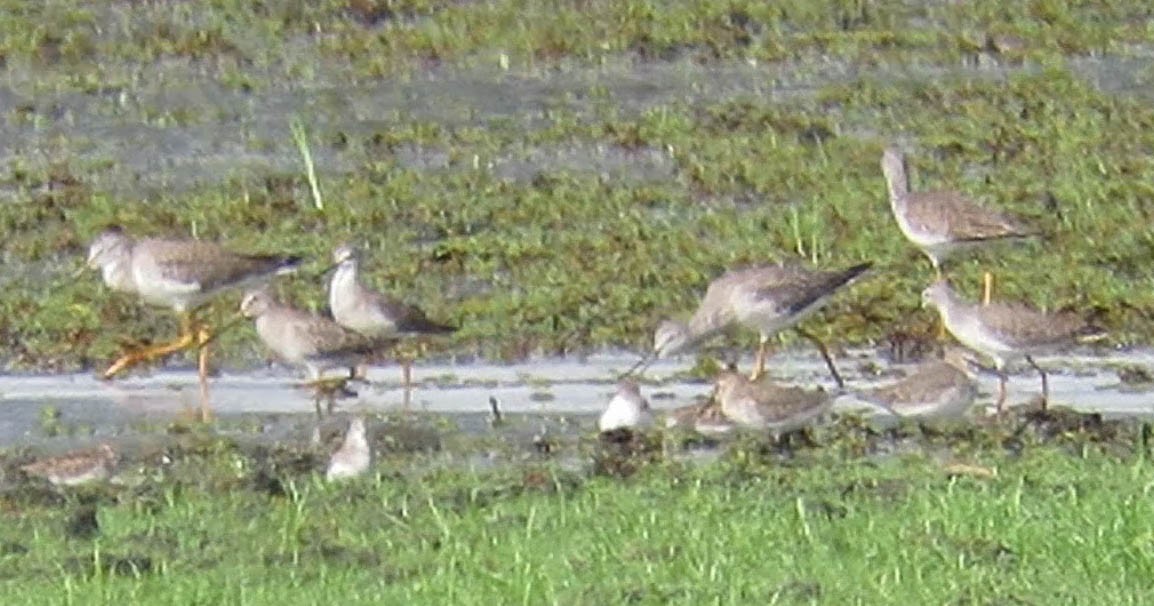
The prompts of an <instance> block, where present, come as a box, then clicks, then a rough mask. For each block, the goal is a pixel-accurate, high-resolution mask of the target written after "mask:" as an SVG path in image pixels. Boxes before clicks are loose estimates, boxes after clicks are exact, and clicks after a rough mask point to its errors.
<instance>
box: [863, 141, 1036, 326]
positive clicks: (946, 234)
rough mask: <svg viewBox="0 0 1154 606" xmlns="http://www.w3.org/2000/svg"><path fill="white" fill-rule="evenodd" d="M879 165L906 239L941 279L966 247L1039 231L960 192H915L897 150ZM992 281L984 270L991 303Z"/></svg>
mask: <svg viewBox="0 0 1154 606" xmlns="http://www.w3.org/2000/svg"><path fill="white" fill-rule="evenodd" d="M881 165H882V172H883V173H884V174H885V178H886V185H887V186H888V188H889V195H890V210H892V211H893V213H894V219H896V220H897V223H898V227H899V228H900V229H901V230H902V234H904V235H905V237H906V239H907V240H909V241H910V242H912V243H913V244H914V246H917V247H918V248H920V249H921V251H922V252H923V253H924V254H925V255H926V256H927V257H929V259H930V263H931V264H933V266H934V275H935V279H936V280H941V279H942V263H944V262H945V260H946V258H947V257H949V256H952V255H953V254H954V253H956V252H958V251H960V250H962V249H966V248H974V247H977V246H982V245H985V244H990V243H994V242H1002V241H1014V240H1021V239H1025V238H1030V237H1033V236H1037V235H1038V232H1037V231H1036V230H1032V229H1030V228H1028V227H1026V226H1025V225H1023V224H1022V223H1021V222H1020V221H1019V220H1018V219H1016V218H1014V217H1011V216H1009V215H1007V214H1004V213H1001V212H998V211H996V210H993V209H990V208H986V207H984V206H982V205H980V204H978V203H977V202H974V201H973V200H972V199H970V198H968V197H966V196H965V195H964V194H962V193H960V192H956V191H949V190H942V191H926V192H911V191H910V187H909V177H908V175H907V174H906V160H905V156H904V155H903V154H902V152H900V151H898V150H896V149H894V148H888V149H886V150H885V152H883V153H882V161H881ZM992 283H993V276H992V274H990V273H989V272H986V273H985V274H984V276H983V284H982V293H983V294H982V300H983V302H984V303H987V304H988V303H989V302H990V290H991V285H992Z"/></svg>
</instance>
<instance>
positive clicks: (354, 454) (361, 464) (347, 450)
mask: <svg viewBox="0 0 1154 606" xmlns="http://www.w3.org/2000/svg"><path fill="white" fill-rule="evenodd" d="M371 463H372V451H371V450H370V449H369V440H368V437H367V436H366V435H365V421H364V419H362V418H360V417H353V420H352V421H349V429H348V431H347V432H345V441H344V442H342V443H341V447H340V448H339V449H337V451H336V452H334V453H333V455H332V456H331V457H329V467H328V469H327V470H325V479H326V480H329V481H332V480H341V479H345V478H353V477H356V476H359V475H361V474H362V473H365V472H366V471H368V469H369V465H370V464H371Z"/></svg>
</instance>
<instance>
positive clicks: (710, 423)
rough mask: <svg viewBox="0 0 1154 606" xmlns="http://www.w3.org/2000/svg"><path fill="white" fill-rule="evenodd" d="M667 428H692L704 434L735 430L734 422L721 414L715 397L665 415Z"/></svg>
mask: <svg viewBox="0 0 1154 606" xmlns="http://www.w3.org/2000/svg"><path fill="white" fill-rule="evenodd" d="M665 427H666V428H667V429H673V428H685V429H692V430H693V431H696V432H697V433H700V434H704V435H713V434H722V433H729V432H730V431H733V428H734V423H733V421H730V420H729V419H728V418H726V416H725V415H723V414H721V407H720V406H718V405H717V402H715V401H713V399H710V400H707V401H705V402H701V403H697V404H690V405H688V406H682V407H681V408H675V409H673V410H671V411H669V412H668V413H667V414H666V415H665Z"/></svg>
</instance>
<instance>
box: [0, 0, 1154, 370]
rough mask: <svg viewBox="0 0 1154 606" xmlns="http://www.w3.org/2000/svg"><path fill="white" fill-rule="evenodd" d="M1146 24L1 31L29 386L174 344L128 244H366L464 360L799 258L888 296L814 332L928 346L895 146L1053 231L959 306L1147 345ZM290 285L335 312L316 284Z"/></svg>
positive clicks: (768, 16)
mask: <svg viewBox="0 0 1154 606" xmlns="http://www.w3.org/2000/svg"><path fill="white" fill-rule="evenodd" d="M1144 10H1145V4H1144V3H1140V2H1136V1H1135V2H1118V3H1112V4H1111V5H1110V6H1109V7H1097V6H1095V7H1091V6H1089V5H1072V6H1070V5H1060V4H1058V3H1032V4H1029V5H1020V6H1019V5H1007V4H1006V3H1003V2H972V3H966V4H965V5H964V6H961V5H957V6H956V5H951V4H945V5H943V4H939V3H926V4H924V5H918V4H914V5H906V4H894V5H887V6H878V5H874V4H869V3H849V4H846V3H844V2H832V1H831V2H817V3H808V4H806V5H805V6H799V7H791V8H789V9H785V8H780V7H778V8H775V7H771V6H769V5H763V4H760V3H752V2H737V3H732V2H730V3H714V2H677V3H673V4H671V5H668V6H665V5H663V6H660V7H659V6H656V5H651V4H645V3H641V4H638V3H628V4H627V5H622V4H620V3H606V2H598V1H596V0H594V1H592V2H573V3H561V4H560V5H555V6H554V5H550V7H549V9H548V10H544V8H543V6H537V5H532V6H529V7H525V6H523V3H511V2H489V3H457V2H450V3H442V2H402V3H397V2H372V1H368V2H360V1H358V2H338V1H335V0H329V1H325V2H289V3H284V4H283V5H275V6H272V5H270V6H264V5H260V6H255V5H251V4H249V3H243V2H228V1H226V2H217V3H212V4H211V5H210V6H206V7H203V11H201V10H199V9H198V10H197V11H192V10H191V9H190V8H189V7H188V6H187V5H184V4H180V3H176V4H172V3H146V4H138V3H112V4H108V5H104V4H100V5H94V4H91V3H85V2H79V1H66V0H58V1H56V2H49V3H46V4H43V5H37V6H34V7H33V6H28V5H26V4H25V3H18V2H4V3H0V12H3V17H4V18H2V19H0V32H2V34H3V35H0V57H2V60H0V63H2V64H3V67H0V69H2V70H3V73H4V74H5V75H6V76H7V79H6V81H5V83H4V84H3V86H0V98H5V99H11V100H12V101H13V103H11V104H6V107H7V108H8V109H7V111H6V113H5V114H4V115H3V116H2V117H3V123H2V124H0V134H2V135H4V136H3V137H0V140H3V143H0V162H2V163H3V164H4V165H6V170H5V171H4V172H3V175H2V176H0V194H2V195H3V196H4V198H6V201H5V203H4V204H0V233H3V234H4V235H5V238H4V240H3V244H0V247H2V250H3V258H4V261H5V271H4V272H3V274H4V275H3V276H2V277H0V285H2V286H3V287H4V289H5V295H4V297H2V298H0V337H2V339H0V343H3V345H4V357H5V361H6V363H7V366H8V367H9V368H13V369H37V370H53V369H62V368H77V367H90V366H94V365H98V364H100V363H101V361H103V360H106V359H109V358H111V357H112V356H113V354H114V353H115V350H116V347H117V340H118V338H119V335H121V334H129V335H131V336H133V337H135V338H146V337H148V336H154V335H158V334H164V333H165V332H167V329H166V328H165V327H162V326H160V324H161V323H163V322H167V321H168V319H167V317H166V316H165V315H164V314H160V313H154V312H152V311H148V310H143V308H141V307H140V306H139V305H138V304H137V303H136V302H134V301H131V300H127V299H125V298H121V297H117V296H110V295H109V293H107V292H105V291H103V290H102V289H101V288H100V287H99V285H98V281H97V280H96V278H95V277H94V276H92V277H90V278H88V279H82V280H74V279H72V278H71V276H70V272H71V270H72V269H73V268H74V267H75V266H76V264H77V263H79V258H80V256H81V251H82V249H83V247H84V245H85V244H86V243H87V240H88V238H90V237H91V236H92V235H93V234H95V233H96V232H97V231H98V230H99V229H100V228H101V227H103V226H104V225H106V224H108V223H121V224H124V225H125V226H126V227H128V228H129V229H130V230H131V231H133V232H134V233H140V234H150V235H153V234H156V235H182V236H184V235H190V234H194V235H196V236H199V237H204V238H211V239H218V240H221V241H222V242H224V243H226V244H228V245H230V246H233V247H236V248H240V249H244V250H252V251H258V250H292V251H298V252H301V253H304V254H308V255H310V256H311V257H313V258H315V259H317V260H318V269H319V267H320V264H321V263H323V259H325V258H327V255H328V253H329V252H330V248H331V246H332V245H333V243H334V242H340V241H359V242H362V243H364V245H365V246H366V247H367V248H368V249H369V250H370V257H371V258H372V259H373V264H372V265H371V266H370V267H368V268H366V269H367V271H368V273H369V275H371V276H373V278H374V279H375V280H376V282H377V284H376V285H378V286H382V285H383V286H385V287H388V288H389V290H393V291H396V292H400V293H404V294H405V296H407V297H410V298H412V299H414V300H418V301H420V302H421V303H422V305H425V306H427V307H429V308H430V313H432V314H433V315H436V316H437V317H440V318H444V319H446V320H448V321H451V322H452V323H454V324H456V325H459V326H461V327H462V330H461V333H460V335H459V336H458V337H457V338H456V340H455V341H453V342H452V344H451V345H450V347H449V348H448V349H447V350H446V352H445V353H455V354H480V355H482V356H486V357H493V358H504V359H509V358H519V357H523V356H525V355H527V354H531V353H538V352H543V353H569V352H575V351H587V350H590V349H596V348H602V347H613V346H625V347H630V348H640V347H642V346H643V344H644V343H645V342H646V341H647V340H648V335H649V334H650V331H651V329H652V327H653V326H654V325H655V323H656V321H657V320H658V319H659V318H661V317H664V316H670V315H677V314H679V313H684V311H685V310H688V309H689V308H691V307H692V302H693V301H694V299H695V297H696V296H697V295H698V293H699V292H700V290H701V289H702V288H703V287H704V285H705V284H706V283H707V281H708V280H709V279H710V278H712V277H715V276H717V275H719V274H720V273H721V271H723V270H724V269H728V268H732V267H734V266H738V265H742V264H746V263H751V262H764V261H772V260H777V259H783V258H804V259H807V260H810V261H813V262H815V263H816V264H818V265H822V266H829V267H833V266H842V265H846V264H850V263H852V262H857V261H862V260H870V261H874V262H875V263H878V264H879V265H881V266H883V267H884V271H882V272H881V274H880V275H879V276H878V277H877V278H876V279H874V280H872V281H869V282H866V283H863V284H861V285H859V287H858V288H856V289H854V290H853V291H852V292H849V293H845V294H844V295H842V296H839V297H838V299H837V300H835V301H834V302H833V304H832V305H831V307H830V308H829V309H828V310H827V312H826V313H825V314H823V316H822V317H821V319H820V320H814V321H812V322H811V323H810V324H811V330H813V331H815V332H817V333H818V334H819V336H823V337H827V338H828V337H830V336H833V335H837V336H839V337H840V338H841V339H842V340H843V342H845V343H847V344H849V343H859V344H860V343H864V342H870V341H874V340H878V339H879V338H881V337H883V336H885V335H886V334H887V333H890V332H892V331H907V332H908V331H909V330H910V328H911V326H912V327H913V329H914V331H915V332H916V331H918V330H922V328H923V325H928V324H929V316H928V315H925V314H923V315H921V316H918V315H916V312H915V310H916V308H917V296H916V293H917V292H919V291H920V289H921V287H922V286H924V284H925V282H926V281H928V279H929V273H928V270H927V269H926V268H925V267H924V266H922V264H921V263H920V259H919V257H918V256H917V254H916V252H915V251H914V250H913V249H912V247H910V246H908V245H906V243H905V242H904V241H903V240H902V239H901V236H900V234H899V233H898V231H897V228H896V226H894V225H893V223H892V219H891V218H890V217H889V216H888V212H887V208H886V203H885V188H884V182H883V181H882V178H881V175H880V172H879V171H878V169H877V160H876V159H877V157H878V154H879V153H880V150H881V149H882V147H883V146H885V145H888V144H891V143H894V142H895V141H896V142H903V143H906V144H912V151H913V152H914V153H913V154H912V158H913V161H914V164H915V166H916V168H917V169H918V170H916V171H915V172H916V178H917V179H918V183H919V184H920V185H923V186H937V185H948V186H950V187H955V188H957V189H960V190H963V191H966V192H968V193H971V194H973V195H975V196H978V197H980V198H983V199H984V201H986V202H987V203H991V204H993V205H996V206H999V207H1005V208H1007V209H1009V210H1012V211H1015V212H1017V213H1018V214H1021V215H1025V216H1027V217H1029V218H1031V219H1034V220H1036V221H1035V222H1036V223H1037V224H1039V225H1042V226H1043V228H1044V229H1045V230H1046V232H1047V235H1048V239H1047V240H1045V241H1044V243H1041V244H1036V245H1032V246H1027V247H1025V248H1022V249H1013V250H1004V251H1003V250H999V251H998V252H997V253H996V254H987V255H984V256H982V257H979V258H978V259H977V260H971V261H968V262H965V263H961V264H959V266H958V267H957V268H956V270H955V271H954V272H952V275H953V276H954V277H955V278H956V279H957V280H958V281H959V282H960V283H961V284H962V285H963V286H965V287H972V286H973V285H974V284H975V283H976V276H977V271H976V270H977V267H978V266H979V264H980V265H982V266H985V267H989V266H991V265H994V264H996V265H998V266H999V267H998V268H997V274H998V275H999V276H1000V277H1001V279H1002V281H1001V284H1000V285H999V287H998V292H999V296H1004V297H1007V298H1018V297H1021V298H1027V299H1030V300H1031V301H1033V302H1034V303H1036V304H1040V305H1043V306H1046V307H1050V308H1072V309H1078V310H1081V311H1099V312H1100V313H1101V314H1102V316H1103V318H1102V319H1103V320H1104V322H1105V324H1106V325H1107V326H1108V327H1109V328H1110V329H1112V331H1113V334H1114V335H1115V338H1116V339H1117V340H1118V341H1121V342H1148V340H1149V337H1148V336H1146V335H1149V334H1151V330H1150V329H1151V328H1154V320H1151V316H1150V314H1149V310H1150V309H1152V308H1154V293H1152V292H1151V289H1149V288H1147V287H1146V286H1147V285H1146V281H1147V280H1146V273H1148V272H1146V268H1147V265H1148V261H1147V260H1148V259H1149V258H1150V254H1151V252H1152V251H1154V239H1152V238H1151V237H1150V234H1149V233H1148V231H1149V230H1147V229H1145V227H1144V224H1145V222H1146V221H1145V219H1147V218H1149V217H1148V215H1149V214H1150V209H1149V208H1148V207H1149V200H1150V196H1149V186H1148V185H1147V183H1149V182H1150V178H1151V177H1152V176H1154V166H1152V165H1151V162H1150V161H1149V157H1148V154H1146V153H1145V150H1146V149H1148V148H1149V147H1150V146H1151V144H1154V141H1152V140H1151V137H1154V135H1152V134H1150V133H1152V132H1154V129H1150V128H1148V127H1149V125H1150V124H1152V123H1154V111H1152V110H1151V109H1150V108H1149V105H1148V103H1145V101H1144V100H1142V99H1140V98H1136V96H1135V95H1133V94H1130V91H1134V92H1137V93H1139V94H1141V91H1142V90H1143V88H1142V87H1143V85H1142V82H1143V81H1144V80H1143V78H1145V77H1148V74H1149V73H1150V71H1149V69H1148V63H1149V61H1148V55H1149V53H1148V49H1149V48H1150V46H1149V45H1150V43H1151V42H1154V40H1151V35H1150V32H1149V30H1148V28H1142V27H1140V26H1139V25H1137V24H1138V23H1140V22H1141V21H1140V19H1137V18H1138V17H1140V16H1141V15H1143V14H1145V13H1144V12H1143V11H1144ZM1091 14H1092V16H1093V18H1089V16H1090V15H1091ZM128 16H130V17H131V18H126V17H128ZM42 24H56V26H57V27H55V28H52V27H45V26H42ZM26 32H33V34H31V35H21V34H22V33H26ZM1109 61H1118V62H1126V65H1127V67H1128V69H1126V70H1112V69H1111V68H1110V65H1111V64H1110V63H1109ZM1143 66H1147V67H1145V68H1143ZM731 71H732V72H736V73H737V76H735V77H733V78H731V79H730V80H726V74H727V72H731ZM1121 72H1125V74H1126V75H1125V76H1122V75H1119V74H1120V73H1121ZM1143 73H1145V74H1147V76H1143V75H1142V74H1143ZM1119 78H1128V79H1127V80H1125V82H1123V83H1121V84H1119V82H1118V81H1117V79H1119ZM428 83H433V84H428ZM735 83H738V84H735ZM422 87H432V88H422ZM391 89H401V90H403V91H409V92H408V93H407V94H409V95H411V96H412V97H414V98H405V96H404V95H403V94H402V95H392V96H386V93H388V91H390V90H391ZM429 91H433V94H434V96H433V97H430V98H426V97H425V96H423V95H424V94H425V93H427V92H429ZM380 98H385V99H386V101H384V102H382V101H380V100H379V99H380ZM294 119H301V120H302V121H304V122H305V123H307V124H308V126H309V130H310V133H311V136H312V137H313V142H314V143H313V145H314V152H316V157H317V161H318V166H319V168H320V171H321V172H320V179H321V181H322V185H323V188H324V192H325V197H326V199H327V204H326V207H325V208H324V210H323V211H318V210H316V209H315V208H313V206H312V203H311V200H310V194H309V191H308V186H307V184H306V179H305V177H304V176H303V173H302V171H301V169H300V164H299V159H298V158H296V156H295V154H296V150H295V147H294V144H293V141H292V137H291V133H290V129H289V124H290V123H291V122H292V121H293V120H294ZM603 155H604V156H608V157H613V158H616V160H614V161H613V162H614V163H615V164H614V163H610V164H605V163H604V161H603V160H602V159H601V157H602V156H603ZM559 158H560V159H561V160H560V161H559V160H558V159H559ZM614 166H616V167H619V168H618V169H615V168H614ZM639 167H641V168H639ZM638 177H640V178H638ZM288 288H289V289H290V290H291V294H292V295H293V297H295V298H296V299H297V300H298V302H303V303H305V304H308V305H310V306H314V307H316V306H319V305H320V304H321V301H322V300H323V292H322V287H321V285H320V284H319V283H316V282H312V281H307V280H301V281H298V282H295V283H293V284H291V285H289V286H288ZM234 304H235V302H234V301H232V300H227V301H222V302H221V303H219V304H218V307H217V310H216V311H217V313H218V314H221V315H223V314H225V313H231V312H232V311H233V310H232V309H229V308H230V307H231V306H232V305H234ZM911 316H913V317H914V318H917V319H914V320H910V319H909V318H910V317H911ZM220 343H221V345H222V348H221V349H223V351H224V352H225V355H226V358H225V360H226V362H227V363H231V364H237V363H241V362H242V361H249V362H251V361H252V360H255V359H259V357H258V356H257V355H255V352H256V345H255V343H254V340H253V339H252V337H251V334H250V333H249V331H248V329H244V330H239V331H236V332H235V333H231V334H227V335H224V336H223V337H222V339H221V342H220Z"/></svg>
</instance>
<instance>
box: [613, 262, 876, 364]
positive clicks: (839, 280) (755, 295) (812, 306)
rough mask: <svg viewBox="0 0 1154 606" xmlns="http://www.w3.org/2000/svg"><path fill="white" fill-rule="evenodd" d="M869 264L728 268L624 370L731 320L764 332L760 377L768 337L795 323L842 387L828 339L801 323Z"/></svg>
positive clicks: (708, 335)
mask: <svg viewBox="0 0 1154 606" xmlns="http://www.w3.org/2000/svg"><path fill="white" fill-rule="evenodd" d="M871 266H872V264H871V263H861V264H859V265H854V266H853V267H850V268H849V269H842V270H835V271H819V270H810V269H805V268H802V267H798V266H793V265H764V266H760V267H753V268H749V269H741V270H735V271H731V272H728V273H726V274H725V275H723V276H721V277H720V278H717V279H716V280H714V281H713V282H711V283H710V284H709V288H708V289H706V291H705V296H704V297H703V298H702V299H701V303H700V304H699V305H698V306H697V311H695V312H694V313H693V317H691V318H690V319H689V322H688V323H681V322H677V321H674V320H666V321H664V322H662V323H661V324H660V325H659V326H658V327H657V330H656V332H655V333H654V335H653V351H652V352H651V353H650V354H649V355H647V356H646V357H645V358H643V359H642V360H641V361H640V362H638V363H637V364H636V365H634V367H633V368H632V369H630V371H629V372H627V373H626V374H631V373H632V372H633V371H634V370H636V369H637V368H639V367H643V366H644V365H646V364H647V363H648V362H650V361H652V360H653V359H655V358H660V357H663V356H669V355H673V354H675V353H678V352H680V351H684V350H686V349H688V348H691V347H694V346H696V345H698V344H699V343H702V342H704V341H705V340H707V339H709V338H711V337H713V336H715V335H716V334H718V333H720V332H721V331H723V330H724V329H726V328H727V327H729V326H730V325H732V324H744V325H746V326H749V327H751V328H755V329H757V330H758V331H759V332H760V334H761V337H760V340H759V342H758V348H757V356H756V358H755V361H754V370H753V373H752V374H751V375H750V379H751V380H757V379H758V378H759V377H761V375H763V374H764V373H765V362H766V357H767V356H768V353H769V352H768V349H769V347H768V346H769V340H770V338H772V337H773V336H774V335H776V334H777V333H778V332H780V331H782V330H785V329H786V328H793V329H794V330H796V331H797V333H798V334H800V335H801V336H802V337H805V338H806V339H808V340H810V341H812V342H813V343H814V344H815V345H816V346H817V348H818V351H820V352H821V356H822V358H823V359H824V360H825V364H826V366H827V367H829V372H830V374H831V375H832V376H833V378H834V381H836V382H837V384H838V387H843V386H844V385H845V382H844V381H842V378H841V374H840V373H838V371H837V367H836V366H835V365H834V363H833V359H832V358H831V357H830V355H829V350H828V349H827V348H826V346H825V343H823V342H822V341H821V339H819V338H817V336H815V335H813V334H811V333H810V332H808V331H806V330H803V329H802V328H801V327H800V326H798V323H799V322H801V321H802V320H804V319H805V318H806V317H807V316H809V315H810V314H812V313H813V312H815V311H817V310H818V309H820V308H821V307H822V306H823V305H825V303H826V301H828V300H829V298H830V296H832V295H833V294H834V293H835V292H837V291H838V290H839V289H840V288H842V287H843V286H846V285H848V284H850V283H851V282H853V281H854V280H855V279H856V278H857V277H858V276H861V275H862V274H863V273H865V271H866V270H868V269H869V268H870V267H871Z"/></svg>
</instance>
